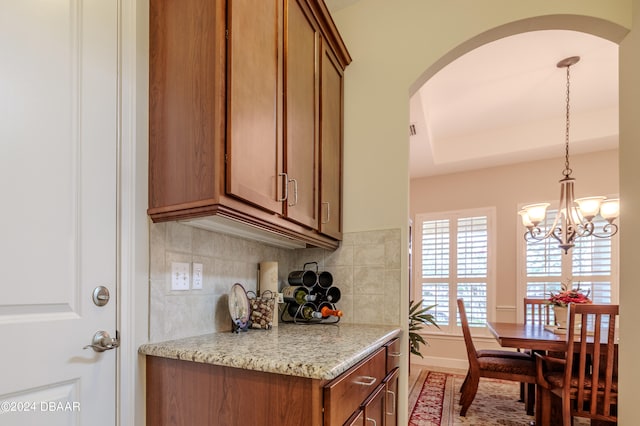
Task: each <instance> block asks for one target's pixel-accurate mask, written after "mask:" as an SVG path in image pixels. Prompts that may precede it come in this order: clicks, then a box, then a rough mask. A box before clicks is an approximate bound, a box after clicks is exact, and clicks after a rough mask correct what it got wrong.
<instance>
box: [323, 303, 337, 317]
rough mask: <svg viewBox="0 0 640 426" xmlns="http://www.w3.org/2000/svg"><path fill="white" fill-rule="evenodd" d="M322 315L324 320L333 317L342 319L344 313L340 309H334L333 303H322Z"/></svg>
mask: <svg viewBox="0 0 640 426" xmlns="http://www.w3.org/2000/svg"><path fill="white" fill-rule="evenodd" d="M319 311H320V315H321V316H322V318H329V317H331V316H333V317H341V316H342V311H341V310H340V309H334V306H333V305H332V304H331V303H322V304H321V305H320V309H319Z"/></svg>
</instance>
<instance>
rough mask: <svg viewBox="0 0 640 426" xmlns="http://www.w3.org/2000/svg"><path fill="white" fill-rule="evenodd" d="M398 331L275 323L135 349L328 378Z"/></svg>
mask: <svg viewBox="0 0 640 426" xmlns="http://www.w3.org/2000/svg"><path fill="white" fill-rule="evenodd" d="M400 334H401V330H400V328H399V327H394V326H371V325H358V324H353V325H352V324H348V325H302V326H300V325H284V326H283V325H280V326H279V327H277V328H274V329H273V330H269V331H265V330H249V331H248V332H245V333H240V334H234V333H231V332H217V333H211V334H205V335H200V336H194V337H187V338H184V339H177V340H169V341H164V342H157V343H145V344H143V345H141V346H140V347H139V349H138V352H139V353H140V354H142V355H149V356H157V357H161V358H169V359H177V360H183V361H191V362H198V363H203V364H212V365H218V366H224V367H233V368H241V369H246V370H254V371H262V372H266V373H276V374H283V375H289V376H298V377H305V378H311V379H320V380H331V379H334V378H336V377H338V376H339V375H340V374H342V373H343V372H345V371H347V370H348V369H349V368H351V367H353V366H354V365H356V364H357V363H359V362H360V361H362V360H363V359H365V358H366V357H367V356H369V355H370V354H372V353H374V352H375V351H376V350H377V349H378V348H380V347H382V346H383V345H384V344H385V343H386V342H388V341H389V340H391V339H393V338H395V337H397V336H399V335H400ZM309 337H311V339H309ZM314 337H315V338H314ZM319 342H320V344H319V345H318V344H317V343H319Z"/></svg>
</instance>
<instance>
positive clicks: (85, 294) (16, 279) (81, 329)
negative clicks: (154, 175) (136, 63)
mask: <svg viewBox="0 0 640 426" xmlns="http://www.w3.org/2000/svg"><path fill="white" fill-rule="evenodd" d="M117 19H118V15H117V1H116V0H0V345H1V349H0V425H11V426H13V425H29V426H32V425H47V426H51V425H65V426H67V425H91V426H95V425H99V426H101V425H109V426H113V425H115V419H116V402H115V401H116V399H115V398H116V350H107V351H105V352H101V353H98V352H95V351H94V350H93V349H91V348H89V349H86V350H83V347H84V346H85V345H87V344H90V343H91V339H92V336H93V335H94V333H96V331H99V330H104V331H106V332H108V333H109V334H110V335H111V336H113V337H115V333H116V329H115V327H116V297H115V295H116V294H115V293H116V250H117V247H116V207H117V206H116V164H117V149H116V148H117V126H118V123H117V105H118V97H117V91H118V80H117V75H118V74H117V73H118V67H117V65H118V64H117V54H118V50H117V47H118V45H117V29H118V28H117V25H118V22H117ZM97 286H105V287H107V288H108V290H109V292H110V293H111V300H109V301H108V303H107V304H106V305H105V306H97V305H96V304H94V302H93V300H92V292H93V289H94V288H95V287H97Z"/></svg>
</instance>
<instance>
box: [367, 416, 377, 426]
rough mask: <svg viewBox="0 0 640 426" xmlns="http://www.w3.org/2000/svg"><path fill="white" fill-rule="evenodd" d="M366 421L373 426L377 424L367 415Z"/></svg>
mask: <svg viewBox="0 0 640 426" xmlns="http://www.w3.org/2000/svg"><path fill="white" fill-rule="evenodd" d="M367 422H371V423H373V426H376V425H377V424H378V423H376V421H375V420H373V419H370V418H369V417H367Z"/></svg>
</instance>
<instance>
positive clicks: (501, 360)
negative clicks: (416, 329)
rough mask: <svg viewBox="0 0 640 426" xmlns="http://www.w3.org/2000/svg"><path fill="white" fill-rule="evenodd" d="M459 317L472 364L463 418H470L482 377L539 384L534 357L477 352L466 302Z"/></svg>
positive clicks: (466, 382)
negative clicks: (470, 407)
mask: <svg viewBox="0 0 640 426" xmlns="http://www.w3.org/2000/svg"><path fill="white" fill-rule="evenodd" d="M458 314H459V315H460V322H461V324H462V334H463V336H464V343H465V346H466V347H467V358H468V360H469V370H468V371H467V376H466V377H465V379H464V382H463V383H462V387H461V388H460V392H462V395H460V405H462V407H461V408H460V415H461V416H466V414H467V410H468V409H469V406H471V403H472V402H473V399H474V398H475V396H476V392H477V391H478V384H479V383H480V378H481V377H487V378H493V379H502V380H510V381H514V382H524V383H535V381H536V377H535V362H534V359H533V358H532V357H531V356H529V355H527V354H524V353H522V352H515V351H503V350H476V348H475V346H474V344H473V339H472V338H471V330H470V329H469V321H468V320H467V313H466V311H465V307H464V300H463V299H458Z"/></svg>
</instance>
